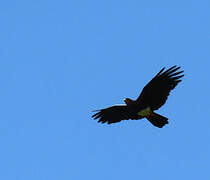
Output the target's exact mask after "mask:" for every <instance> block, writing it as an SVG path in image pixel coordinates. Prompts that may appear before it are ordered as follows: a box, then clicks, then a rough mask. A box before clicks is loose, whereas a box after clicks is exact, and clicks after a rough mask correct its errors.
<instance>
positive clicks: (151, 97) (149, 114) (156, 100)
mask: <svg viewBox="0 0 210 180" xmlns="http://www.w3.org/2000/svg"><path fill="white" fill-rule="evenodd" d="M179 68H180V67H176V66H173V67H171V68H169V69H168V70H166V71H164V69H165V68H163V69H161V71H160V72H159V73H158V74H157V75H156V76H155V77H154V78H153V79H152V80H151V81H150V82H149V83H148V84H147V85H146V86H145V87H144V88H143V90H142V92H141V94H140V95H139V97H138V98H137V99H136V100H132V99H130V98H125V99H124V102H125V105H114V106H111V107H108V108H105V109H101V110H98V112H97V113H96V114H94V115H93V116H92V117H93V118H94V119H99V120H98V122H102V123H105V122H107V123H108V124H111V123H116V122H120V121H121V120H128V119H136V120H137V119H142V118H147V119H148V120H149V121H150V122H151V123H152V124H153V125H154V126H157V127H159V128H162V127H163V126H164V125H165V124H168V118H166V117H164V116H161V115H159V114H157V113H155V112H154V111H155V110H157V109H159V108H160V107H161V106H162V105H163V104H165V102H166V100H167V97H168V95H169V93H170V91H171V90H173V89H174V88H175V87H176V85H177V84H178V83H179V82H181V80H180V78H181V77H183V76H184V75H180V74H181V73H182V72H183V71H179V72H177V70H178V69H179Z"/></svg>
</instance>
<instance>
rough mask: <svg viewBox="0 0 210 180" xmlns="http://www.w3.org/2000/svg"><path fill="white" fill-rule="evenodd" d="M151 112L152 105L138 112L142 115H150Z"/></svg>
mask: <svg viewBox="0 0 210 180" xmlns="http://www.w3.org/2000/svg"><path fill="white" fill-rule="evenodd" d="M150 112H151V109H150V107H147V108H146V109H143V110H141V111H139V112H138V113H137V114H138V115H140V116H149V115H150Z"/></svg>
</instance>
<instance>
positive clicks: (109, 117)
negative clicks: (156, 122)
mask: <svg viewBox="0 0 210 180" xmlns="http://www.w3.org/2000/svg"><path fill="white" fill-rule="evenodd" d="M97 111H98V112H97V113H96V114H94V115H93V116H92V117H93V118H94V119H99V120H98V122H102V123H105V122H107V123H108V124H111V123H116V122H120V121H121V120H128V119H135V118H136V115H135V114H132V113H131V112H130V111H129V108H128V106H126V105H115V106H111V107H108V108H105V109H101V110H97Z"/></svg>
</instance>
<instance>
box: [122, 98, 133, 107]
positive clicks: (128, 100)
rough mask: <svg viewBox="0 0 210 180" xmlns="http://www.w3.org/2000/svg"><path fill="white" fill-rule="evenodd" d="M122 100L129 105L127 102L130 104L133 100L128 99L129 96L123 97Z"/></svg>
mask: <svg viewBox="0 0 210 180" xmlns="http://www.w3.org/2000/svg"><path fill="white" fill-rule="evenodd" d="M123 101H124V102H125V104H127V105H129V104H131V103H132V102H133V100H132V99H130V98H125V99H123Z"/></svg>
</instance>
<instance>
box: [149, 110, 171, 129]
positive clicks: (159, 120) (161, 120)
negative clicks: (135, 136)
mask: <svg viewBox="0 0 210 180" xmlns="http://www.w3.org/2000/svg"><path fill="white" fill-rule="evenodd" d="M147 119H148V120H149V122H151V123H152V124H153V125H154V126H156V127H159V128H162V127H163V126H164V125H166V124H168V118H166V117H164V116H161V115H160V114H157V113H155V112H152V113H151V114H150V115H149V116H147Z"/></svg>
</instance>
